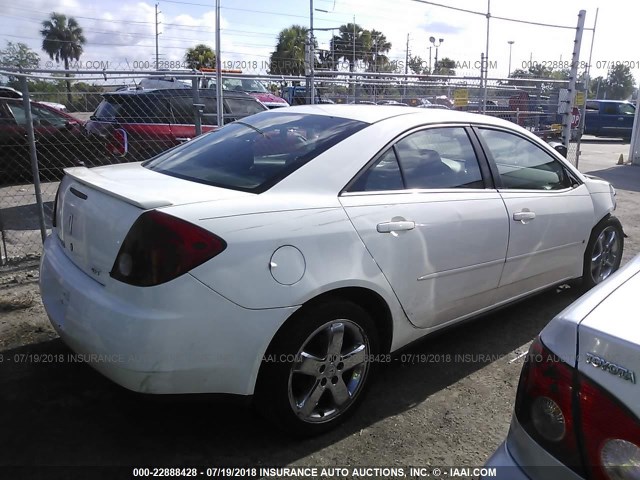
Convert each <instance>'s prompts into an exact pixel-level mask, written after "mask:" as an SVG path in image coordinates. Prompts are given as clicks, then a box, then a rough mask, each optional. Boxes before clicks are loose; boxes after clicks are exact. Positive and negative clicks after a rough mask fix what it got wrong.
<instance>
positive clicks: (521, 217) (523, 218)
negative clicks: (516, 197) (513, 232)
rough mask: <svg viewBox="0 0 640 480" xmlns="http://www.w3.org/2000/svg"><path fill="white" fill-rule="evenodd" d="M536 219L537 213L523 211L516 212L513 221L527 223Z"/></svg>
mask: <svg viewBox="0 0 640 480" xmlns="http://www.w3.org/2000/svg"><path fill="white" fill-rule="evenodd" d="M534 218H536V214H535V212H530V211H529V210H522V211H521V212H515V213H514V214H513V219H514V220H515V221H516V222H522V223H527V222H530V221H531V220H533V219H534Z"/></svg>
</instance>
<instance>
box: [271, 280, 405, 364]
mask: <svg viewBox="0 0 640 480" xmlns="http://www.w3.org/2000/svg"><path fill="white" fill-rule="evenodd" d="M331 300H347V301H351V302H353V303H355V304H356V305H358V306H360V307H361V308H363V309H364V310H365V311H366V312H367V313H368V314H369V316H370V317H371V320H372V321H373V323H374V325H375V326H376V329H377V333H378V337H379V341H380V351H381V352H380V353H388V352H389V351H391V343H392V341H393V316H392V314H391V309H390V307H389V305H388V304H387V302H386V301H385V300H384V298H382V296H381V295H380V294H378V293H377V292H375V291H373V290H370V289H368V288H365V287H340V288H335V289H333V290H329V291H326V292H323V293H321V294H319V295H316V296H315V297H313V298H311V299H309V300H307V301H306V302H304V303H303V304H302V305H301V306H300V308H298V309H297V310H296V311H295V313H294V314H293V315H291V316H290V317H289V318H288V319H287V320H286V321H285V322H284V323H283V324H282V325H281V326H280V328H279V329H278V331H277V332H276V334H275V335H274V336H273V338H272V339H271V342H269V347H267V352H269V351H270V349H271V346H272V345H273V344H274V343H275V341H276V339H277V338H278V337H279V336H280V335H281V334H282V332H284V331H286V329H287V328H288V327H289V325H290V324H291V323H293V322H296V321H297V319H298V318H299V317H300V316H301V315H303V314H304V312H306V311H307V310H309V309H311V308H313V307H314V306H315V305H318V304H321V303H325V302H329V301H331Z"/></svg>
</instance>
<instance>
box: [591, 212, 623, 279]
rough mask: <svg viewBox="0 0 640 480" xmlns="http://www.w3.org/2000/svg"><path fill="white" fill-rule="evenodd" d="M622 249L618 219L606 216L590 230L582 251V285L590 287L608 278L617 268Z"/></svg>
mask: <svg viewBox="0 0 640 480" xmlns="http://www.w3.org/2000/svg"><path fill="white" fill-rule="evenodd" d="M623 249H624V233H623V231H622V225H621V224H620V221H619V220H618V219H617V218H616V217H613V216H609V217H606V218H604V219H602V220H601V221H600V223H598V224H597V225H596V226H595V227H594V228H593V230H592V231H591V237H590V238H589V243H588V244H587V249H586V250H585V252H584V263H583V270H582V272H583V273H582V285H583V287H584V288H585V289H590V288H592V287H594V286H596V285H597V284H599V283H601V282H603V281H605V280H606V279H607V278H609V277H610V276H611V275H612V274H613V273H614V272H615V271H616V270H618V268H620V262H621V260H622V252H623Z"/></svg>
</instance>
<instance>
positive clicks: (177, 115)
mask: <svg viewBox="0 0 640 480" xmlns="http://www.w3.org/2000/svg"><path fill="white" fill-rule="evenodd" d="M201 103H202V102H201ZM204 105H205V111H204V113H216V110H215V101H213V102H211V101H209V102H206V103H205V104H204ZM212 109H213V111H212ZM206 110H209V111H206ZM171 114H172V120H173V121H172V122H171V123H181V124H187V125H193V124H194V123H195V121H196V120H195V118H196V110H195V108H194V106H193V98H192V97H174V98H172V99H171ZM205 123H206V122H205Z"/></svg>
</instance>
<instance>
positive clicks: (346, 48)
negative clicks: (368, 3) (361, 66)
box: [331, 23, 371, 72]
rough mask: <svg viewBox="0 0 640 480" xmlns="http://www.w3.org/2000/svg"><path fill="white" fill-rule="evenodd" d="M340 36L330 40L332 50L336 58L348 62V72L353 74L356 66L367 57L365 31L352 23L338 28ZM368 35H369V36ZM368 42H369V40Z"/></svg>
mask: <svg viewBox="0 0 640 480" xmlns="http://www.w3.org/2000/svg"><path fill="white" fill-rule="evenodd" d="M339 31H340V34H339V35H334V37H333V38H332V39H331V44H332V49H333V51H334V53H335V56H336V58H342V59H343V60H345V61H347V62H349V71H350V72H354V71H355V69H356V64H357V63H358V62H359V61H362V60H364V59H365V58H366V56H367V53H368V52H367V50H366V48H365V41H367V39H366V38H365V30H363V28H362V27H361V26H360V25H358V24H353V23H347V24H346V25H341V26H340V30H339ZM369 35H370V34H369ZM368 41H371V40H370V38H369V39H368Z"/></svg>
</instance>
